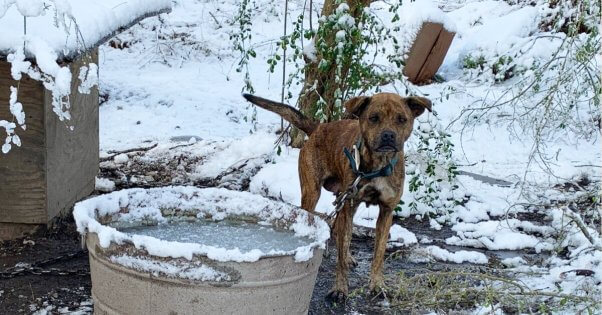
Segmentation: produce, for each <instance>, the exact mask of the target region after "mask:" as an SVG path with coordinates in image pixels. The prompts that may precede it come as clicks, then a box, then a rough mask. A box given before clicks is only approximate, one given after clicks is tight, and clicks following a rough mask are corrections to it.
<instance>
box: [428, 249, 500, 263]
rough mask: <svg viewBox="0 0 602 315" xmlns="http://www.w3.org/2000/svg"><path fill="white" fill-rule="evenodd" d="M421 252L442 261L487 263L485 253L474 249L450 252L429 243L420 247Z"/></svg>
mask: <svg viewBox="0 0 602 315" xmlns="http://www.w3.org/2000/svg"><path fill="white" fill-rule="evenodd" d="M420 251H421V252H424V253H425V254H427V255H429V256H431V257H433V258H435V259H437V260H442V261H449V262H453V263H456V264H461V263H465V262H468V263H473V264H487V263H488V262H489V259H488V258H487V256H485V254H483V253H480V252H475V251H466V250H459V251H457V252H453V253H452V252H450V251H448V250H446V249H443V248H441V247H439V246H435V245H430V246H427V247H425V248H420Z"/></svg>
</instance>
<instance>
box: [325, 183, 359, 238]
mask: <svg viewBox="0 0 602 315" xmlns="http://www.w3.org/2000/svg"><path fill="white" fill-rule="evenodd" d="M361 180H362V177H361V176H358V177H357V178H356V179H355V180H354V181H353V183H352V184H351V185H349V187H348V188H347V190H345V191H344V192H343V193H341V194H339V195H338V196H337V198H336V199H335V200H334V202H333V203H332V204H333V205H334V206H335V208H334V212H332V213H331V214H329V215H327V216H326V222H327V223H328V225H330V226H331V227H332V225H333V224H334V218H335V217H336V216H337V214H339V212H341V210H342V209H343V206H344V205H345V202H347V201H348V200H349V201H350V202H353V198H355V196H357V193H358V191H359V190H358V188H357V185H359V183H360V181H361Z"/></svg>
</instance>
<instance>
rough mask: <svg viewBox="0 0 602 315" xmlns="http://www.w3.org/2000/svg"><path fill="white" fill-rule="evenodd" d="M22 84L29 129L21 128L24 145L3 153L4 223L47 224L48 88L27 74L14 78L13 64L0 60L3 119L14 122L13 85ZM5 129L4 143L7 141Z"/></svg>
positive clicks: (0, 208) (0, 192) (0, 193)
mask: <svg viewBox="0 0 602 315" xmlns="http://www.w3.org/2000/svg"><path fill="white" fill-rule="evenodd" d="M17 84H18V86H19V94H18V100H19V102H21V103H22V104H23V110H24V111H25V114H26V118H25V124H26V126H27V129H26V130H21V128H17V134H18V135H19V137H20V138H21V142H22V146H21V147H16V146H13V148H12V150H11V151H10V152H9V153H8V154H3V153H0V222H12V223H46V178H45V172H44V170H45V166H46V162H45V137H44V105H43V104H44V87H43V86H42V84H41V83H40V82H38V81H35V80H32V79H30V78H29V77H27V76H26V75H24V76H23V78H22V79H21V81H20V82H17V81H15V80H13V79H12V76H11V74H10V64H9V63H7V62H4V61H0V119H5V120H8V121H13V117H12V115H11V113H10V110H9V108H8V101H9V96H10V86H15V87H16V86H17ZM4 136H5V133H4V130H2V132H1V134H0V140H1V141H0V143H4Z"/></svg>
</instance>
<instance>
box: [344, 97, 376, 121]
mask: <svg viewBox="0 0 602 315" xmlns="http://www.w3.org/2000/svg"><path fill="white" fill-rule="evenodd" d="M370 101H371V98H370V97H369V96H356V97H354V98H351V99H349V100H348V101H347V102H345V105H344V106H345V116H346V117H349V118H359V117H360V115H361V114H362V112H363V111H364V110H365V109H366V107H368V104H370Z"/></svg>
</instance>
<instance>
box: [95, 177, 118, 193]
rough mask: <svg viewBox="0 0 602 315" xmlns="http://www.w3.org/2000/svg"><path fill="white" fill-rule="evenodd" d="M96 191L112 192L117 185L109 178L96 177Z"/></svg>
mask: <svg viewBox="0 0 602 315" xmlns="http://www.w3.org/2000/svg"><path fill="white" fill-rule="evenodd" d="M95 189H96V190H98V191H102V192H111V191H113V190H115V183H114V182H113V181H112V180H110V179H107V178H99V177H96V180H95Z"/></svg>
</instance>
